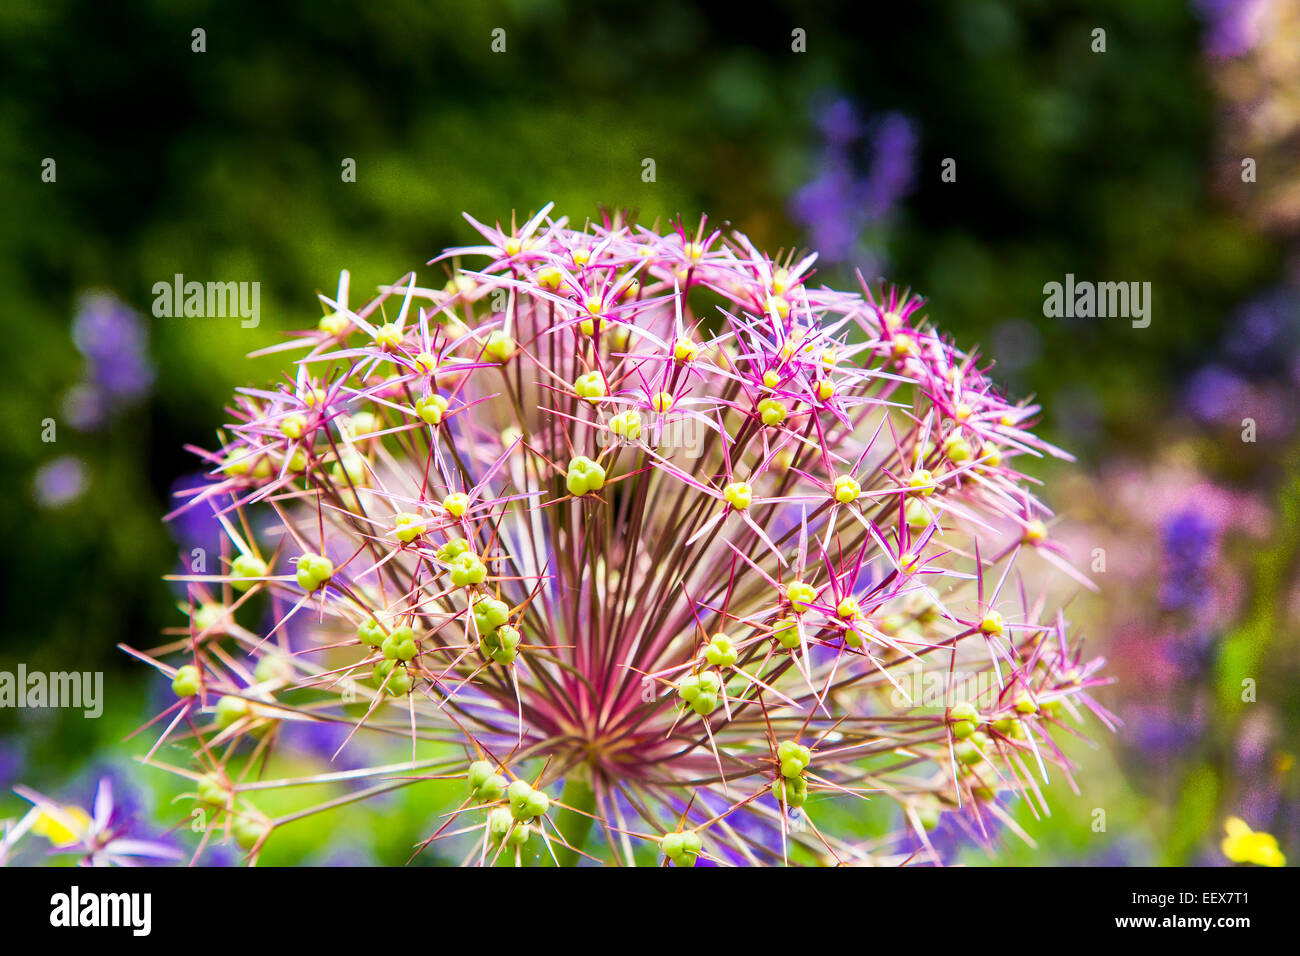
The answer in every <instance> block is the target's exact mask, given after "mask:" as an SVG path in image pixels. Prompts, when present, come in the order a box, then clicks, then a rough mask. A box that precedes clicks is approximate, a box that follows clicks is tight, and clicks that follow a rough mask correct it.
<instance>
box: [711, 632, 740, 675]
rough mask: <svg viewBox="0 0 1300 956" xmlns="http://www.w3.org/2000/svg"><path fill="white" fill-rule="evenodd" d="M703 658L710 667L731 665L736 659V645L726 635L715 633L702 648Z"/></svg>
mask: <svg viewBox="0 0 1300 956" xmlns="http://www.w3.org/2000/svg"><path fill="white" fill-rule="evenodd" d="M704 659H705V660H706V661H708V662H709V666H710V667H732V666H734V665H735V663H736V661H737V659H738V658H737V655H736V647H735V645H734V644H732V643H731V639H730V638H728V637H727V635H725V634H715V635H713V640H711V641H709V643H708V645H707V646H706V647H705V648H704Z"/></svg>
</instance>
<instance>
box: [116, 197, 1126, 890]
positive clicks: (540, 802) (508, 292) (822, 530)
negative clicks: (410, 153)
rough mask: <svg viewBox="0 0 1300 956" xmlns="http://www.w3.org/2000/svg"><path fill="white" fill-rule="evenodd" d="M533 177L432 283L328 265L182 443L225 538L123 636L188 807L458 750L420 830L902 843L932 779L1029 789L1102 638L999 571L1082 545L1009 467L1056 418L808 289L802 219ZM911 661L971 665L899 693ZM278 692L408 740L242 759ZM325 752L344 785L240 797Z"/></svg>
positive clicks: (500, 844) (574, 854) (904, 332)
mask: <svg viewBox="0 0 1300 956" xmlns="http://www.w3.org/2000/svg"><path fill="white" fill-rule="evenodd" d="M550 211H551V209H550V207H549V206H548V207H546V208H545V209H543V210H542V211H541V212H540V213H538V214H537V215H535V216H533V217H532V218H531V219H529V220H528V222H527V223H526V224H524V225H523V226H522V227H514V226H513V225H512V226H511V227H508V228H503V227H501V226H497V227H489V226H485V225H482V224H480V223H478V222H476V221H475V220H473V219H469V221H470V223H471V224H472V225H473V226H474V228H476V229H477V230H478V232H479V233H480V234H481V235H482V237H483V240H484V242H483V243H482V244H480V245H476V246H470V247H464V248H457V249H451V250H448V251H447V252H446V253H444V254H443V256H441V257H439V259H438V260H435V263H445V264H447V265H458V264H459V263H460V262H462V261H464V260H467V259H470V258H471V257H473V258H474V259H475V260H476V262H477V264H478V268H475V269H471V268H465V267H459V268H454V271H453V272H452V275H451V278H450V280H449V281H447V282H446V284H445V285H442V284H440V283H431V284H429V285H422V284H420V283H419V282H418V281H417V277H416V275H415V274H414V273H411V274H409V275H407V276H405V277H403V278H402V279H400V280H399V281H398V282H396V283H395V284H393V285H391V286H387V287H383V288H381V290H380V293H379V295H378V297H377V298H375V299H373V300H371V301H370V302H368V303H366V304H365V305H363V306H359V307H353V306H351V305H349V302H348V277H347V274H346V273H345V274H344V275H343V277H342V280H341V282H340V289H339V293H338V295H337V296H336V297H335V298H333V299H331V298H328V297H322V301H323V303H324V305H325V308H326V313H327V314H326V316H325V318H324V319H322V320H321V321H320V324H319V326H318V327H316V328H314V329H311V330H309V331H306V332H303V333H300V334H297V335H295V336H294V337H292V339H291V340H290V341H288V342H286V343H283V344H281V345H278V346H276V347H275V349H274V350H276V351H282V352H296V353H298V354H297V357H296V361H295V362H294V364H293V366H292V367H293V369H294V371H293V372H292V373H291V374H289V375H287V376H286V380H285V382H284V384H281V385H279V386H276V387H271V388H261V389H259V388H246V389H241V390H239V393H238V397H237V399H236V402H235V404H234V407H233V409H232V414H233V418H234V420H233V422H232V423H231V424H230V425H229V427H228V429H227V431H226V432H225V434H224V435H223V438H222V444H221V446H220V447H219V448H217V449H216V450H215V451H212V452H205V453H203V454H204V456H205V458H206V460H207V461H208V463H209V464H210V467H211V473H212V482H211V483H209V484H206V485H204V486H202V487H200V488H196V489H194V490H193V492H192V494H190V495H189V498H188V500H187V501H186V502H185V503H184V504H183V506H182V507H183V508H204V509H212V510H213V511H215V512H216V513H217V514H218V515H219V517H220V521H221V525H222V527H223V529H224V537H225V542H226V549H227V550H226V553H225V554H223V555H222V556H221V557H220V559H219V560H220V566H219V567H217V566H210V567H207V568H197V567H192V568H191V571H192V573H189V574H185V575H182V576H181V580H183V581H185V582H187V584H188V588H189V592H190V595H191V597H190V600H189V602H188V604H187V607H186V608H185V610H186V612H187V613H188V615H189V626H188V627H186V628H184V629H183V633H178V634H177V635H176V639H175V640H174V641H173V642H171V643H169V644H166V645H163V646H161V647H158V648H154V649H153V650H152V651H148V652H140V656H141V657H143V658H144V659H146V660H148V661H150V662H152V663H153V665H154V666H156V667H157V668H159V670H161V671H162V672H163V673H164V674H165V675H166V676H167V677H168V678H169V679H172V680H173V681H174V683H173V687H174V690H175V693H176V694H177V695H178V696H177V698H176V702H175V704H173V705H172V708H171V709H170V710H169V711H168V713H167V714H165V715H164V716H163V718H162V719H161V720H160V721H159V723H158V726H161V727H164V728H165V731H164V733H163V736H164V737H166V736H168V735H172V736H173V737H174V738H176V739H181V738H184V739H186V740H188V741H189V742H190V743H192V745H193V753H194V757H193V763H192V764H191V765H190V766H171V769H172V770H174V771H175V772H176V773H179V774H182V775H185V776H188V777H189V778H190V779H191V780H193V781H194V784H195V793H196V794H197V795H198V799H199V800H200V802H201V803H202V804H203V805H204V806H206V807H207V808H208V809H209V810H210V811H211V812H212V813H213V814H214V815H215V816H214V819H215V820H216V821H217V823H218V824H219V826H218V827H215V828H209V831H208V832H209V833H212V832H218V833H220V832H222V831H224V833H225V838H229V837H230V836H231V835H232V834H233V835H235V836H236V837H240V836H241V835H242V837H241V839H242V841H243V844H244V845H245V846H246V848H247V849H248V850H249V853H250V857H251V858H256V855H257V853H258V852H259V851H260V849H261V847H262V846H263V844H264V842H265V841H266V840H267V839H274V837H273V834H274V832H275V830H276V829H277V828H278V827H281V826H288V825H292V823H293V822H294V821H295V820H298V819H301V818H302V817H304V816H307V815H310V814H312V813H316V812H324V811H327V810H329V809H331V808H333V807H335V806H338V805H340V804H341V803H345V802H352V801H354V800H359V799H363V798H364V797H366V796H369V795H371V794H377V793H383V792H386V791H389V790H393V789H395V788H399V787H408V786H418V785H420V784H421V783H422V782H424V781H426V780H429V779H433V778H440V779H446V778H461V779H462V780H463V781H464V782H465V787H464V791H463V792H464V799H463V801H462V802H461V803H460V804H459V805H458V806H456V807H453V808H451V810H450V812H449V813H447V814H439V815H438V817H437V820H438V822H437V823H436V824H435V827H436V829H434V830H433V831H432V832H430V833H429V834H428V841H426V843H423V844H421V846H420V847H419V849H422V848H423V846H424V845H426V844H427V842H431V841H432V840H434V839H439V840H444V841H448V843H449V844H450V845H451V846H455V847H459V850H460V852H461V853H463V859H464V860H465V862H467V863H492V862H495V861H512V862H521V863H526V862H540V863H545V864H552V863H558V864H569V865H571V864H573V863H575V862H577V861H579V860H582V859H594V860H599V861H602V862H615V863H622V864H633V863H641V864H647V863H656V862H660V863H664V862H671V863H672V864H673V865H678V866H689V865H695V864H696V863H714V864H722V865H733V864H734V865H755V864H770V863H778V864H779V863H782V862H790V863H804V864H842V863H859V864H860V863H882V862H883V863H900V862H911V861H917V860H924V859H932V858H933V854H932V850H931V849H930V847H929V843H928V841H927V838H926V833H927V830H928V828H931V827H933V826H935V825H936V823H937V822H938V820H939V818H940V817H941V816H943V815H944V814H948V813H951V814H953V815H954V816H957V817H960V818H961V819H962V820H963V821H965V823H966V825H968V826H970V827H971V828H972V831H973V832H991V829H992V828H991V827H989V826H986V825H985V824H986V822H989V821H993V820H997V819H1003V820H1006V819H1009V818H1008V815H1007V812H1006V809H1005V804H1006V803H1007V802H1009V801H1011V800H1015V799H1021V798H1023V799H1029V800H1032V801H1034V802H1035V803H1036V804H1037V803H1040V802H1041V801H1042V800H1043V796H1042V790H1041V787H1040V783H1041V781H1042V780H1045V779H1046V777H1047V769H1046V768H1047V764H1049V763H1052V762H1056V763H1058V764H1060V765H1062V766H1068V764H1067V761H1066V760H1065V758H1064V757H1063V755H1062V754H1061V753H1060V751H1059V749H1058V748H1057V746H1056V744H1055V742H1054V740H1053V734H1054V733H1055V732H1057V731H1058V728H1060V727H1061V726H1062V725H1063V723H1064V722H1067V721H1070V722H1078V721H1081V720H1082V719H1083V711H1084V710H1088V709H1091V710H1093V711H1094V712H1096V713H1098V714H1099V716H1101V718H1102V719H1103V721H1104V720H1106V715H1105V713H1104V711H1101V710H1100V709H1099V708H1098V707H1097V706H1096V704H1095V702H1094V701H1093V700H1092V698H1091V697H1090V694H1089V689H1090V687H1092V686H1093V685H1094V684H1096V683H1097V682H1098V680H1099V679H1098V678H1097V677H1096V676H1095V672H1096V671H1097V668H1098V667H1099V666H1100V662H1099V661H1092V662H1084V661H1083V660H1082V658H1081V657H1080V652H1079V647H1078V642H1077V641H1076V640H1075V639H1074V638H1072V637H1071V636H1069V635H1068V633H1067V625H1066V623H1065V620H1064V618H1063V617H1062V615H1061V614H1060V613H1059V611H1057V610H1055V609H1054V608H1051V607H1048V606H1047V604H1046V600H1045V598H1043V597H1035V596H1034V595H1031V594H1029V593H1028V590H1029V589H1028V587H1027V585H1026V583H1025V581H1024V580H1023V578H1022V576H1021V574H1020V570H1019V565H1020V562H1022V561H1025V560H1029V561H1046V562H1049V564H1050V565H1051V566H1054V567H1050V568H1049V570H1051V571H1052V573H1053V575H1054V576H1056V570H1055V569H1056V568H1060V569H1061V571H1062V572H1065V573H1070V574H1073V573H1074V572H1072V571H1070V570H1069V565H1068V564H1067V563H1066V562H1065V561H1064V559H1063V557H1062V555H1061V553H1060V551H1061V549H1060V548H1059V546H1057V545H1056V544H1055V543H1054V542H1053V541H1052V538H1051V535H1050V533H1049V530H1048V525H1047V523H1046V522H1047V520H1048V519H1049V514H1048V512H1047V511H1046V510H1045V509H1044V508H1043V506H1042V505H1040V503H1039V502H1038V500H1037V498H1036V497H1035V496H1034V495H1033V494H1032V493H1031V491H1030V484H1031V483H1030V481H1029V480H1027V479H1026V478H1025V477H1023V476H1022V475H1021V474H1020V472H1019V471H1018V469H1017V465H1018V464H1019V460H1020V459H1022V458H1025V457H1037V456H1042V455H1043V454H1054V455H1059V454H1062V453H1060V452H1058V451H1057V450H1056V449H1054V448H1052V447H1050V446H1049V445H1047V444H1045V443H1044V442H1042V441H1040V440H1039V439H1038V438H1036V437H1035V435H1034V434H1033V433H1032V431H1030V425H1031V423H1032V420H1033V418H1034V415H1035V412H1036V409H1035V408H1034V407H1032V406H1028V405H1025V404H1014V403H1011V402H1008V401H1007V400H1006V399H1004V398H1003V397H1002V396H1001V395H1000V394H999V393H998V391H997V390H996V389H995V388H994V386H993V385H992V383H991V382H990V381H989V379H988V378H987V377H986V376H985V374H984V371H983V370H982V369H981V368H980V367H979V364H978V361H977V359H976V357H974V356H973V355H967V354H964V353H962V352H960V351H958V350H957V349H956V348H955V347H954V346H953V345H952V344H951V343H949V342H948V341H946V340H945V339H943V338H941V337H940V336H939V335H938V334H937V333H936V332H935V331H933V330H932V329H930V328H929V327H928V326H927V325H926V323H925V322H924V321H922V319H921V316H920V314H919V309H920V305H921V303H920V302H919V301H918V300H917V299H915V298H913V297H911V296H908V295H905V294H899V293H898V292H896V291H884V292H878V291H873V290H871V289H869V288H868V287H867V286H866V285H865V283H864V284H863V288H862V291H861V293H852V292H840V291H834V290H831V289H826V288H813V287H812V286H811V285H810V283H809V279H810V277H811V274H812V272H811V270H812V266H813V263H814V261H815V258H816V257H815V256H814V255H809V256H807V257H804V258H796V257H794V256H789V257H784V258H779V259H775V260H774V259H772V258H769V257H768V256H766V255H764V254H762V253H760V252H759V251H758V250H757V249H756V248H754V246H753V245H752V244H751V243H750V242H749V240H748V239H746V238H745V237H744V236H743V235H739V234H730V235H726V236H724V234H723V232H722V230H718V229H710V228H709V227H708V225H707V223H706V222H702V223H701V224H700V226H699V227H698V228H697V229H694V230H686V229H685V228H683V227H681V226H677V227H675V228H672V229H669V230H667V231H664V232H660V231H657V230H655V229H651V228H646V227H642V226H638V225H634V224H632V223H630V222H628V221H626V220H624V219H623V218H621V217H615V218H606V219H605V220H603V221H602V222H600V223H595V224H592V223H588V224H587V225H586V226H585V227H584V228H582V229H576V228H571V227H570V226H569V224H568V222H567V220H565V219H563V218H560V219H553V218H552V217H551V216H550ZM466 218H467V219H468V218H469V217H468V216H467V217H466ZM213 564H214V565H215V564H216V562H215V561H214V562H213ZM1079 580H1080V581H1082V580H1083V579H1081V578H1080V579H1079ZM257 608H261V609H262V611H263V613H265V614H267V615H269V621H268V622H267V623H265V624H264V625H263V626H260V627H254V625H253V623H252V622H254V621H255V620H256V613H255V611H256V609H257ZM918 674H920V675H925V676H927V677H930V676H940V677H944V676H951V675H953V674H967V675H971V676H973V677H978V678H979V679H980V680H979V685H980V687H981V690H980V691H979V692H978V693H977V694H974V695H967V696H968V697H970V699H965V698H963V697H962V696H961V695H960V694H959V693H958V690H959V689H958V688H957V686H956V685H955V684H949V685H948V690H947V691H945V692H944V693H943V694H941V695H939V699H937V700H929V699H923V697H924V695H923V694H922V693H920V692H919V688H920V684H919V683H918V682H917V681H916V679H915V678H916V677H917V675H918ZM294 721H307V722H328V723H334V724H342V725H346V726H347V727H348V733H349V741H350V742H351V741H355V740H356V739H357V738H358V737H359V736H361V735H367V736H369V737H372V738H376V739H380V740H382V739H384V738H387V739H390V740H391V739H394V738H397V739H400V738H401V737H403V736H404V737H406V738H408V739H409V741H410V747H411V749H410V753H409V757H410V759H406V760H399V761H398V762H396V763H394V762H392V761H391V760H390V761H389V762H387V763H384V764H381V765H376V766H374V767H371V768H369V769H365V770H361V771H348V772H347V773H345V774H330V773H325V774H321V775H319V776H318V777H316V778H311V779H309V780H303V779H284V780H275V779H266V778H265V776H264V775H265V761H264V760H263V758H264V756H265V754H266V752H267V750H268V749H269V748H271V747H272V746H273V745H274V741H275V739H276V736H277V734H278V733H279V730H280V728H281V727H282V726H283V725H285V724H287V723H289V722H294ZM345 746H346V745H345ZM156 750H157V748H155V750H154V751H151V753H150V755H149V757H148V758H147V759H148V761H149V762H150V763H153V764H156V765H159V766H163V765H167V764H165V762H164V761H163V760H162V759H161V758H160V757H158V756H157V754H156ZM310 783H315V784H320V785H327V784H328V785H332V786H338V785H345V786H350V787H353V788H355V789H353V790H350V791H349V792H347V793H346V794H344V795H343V796H341V797H340V796H331V797H330V798H328V799H326V798H321V799H320V800H319V801H318V802H316V803H311V802H310V800H311V798H310V797H308V796H304V797H303V801H304V805H303V808H302V809H300V810H297V811H295V812H292V813H288V814H285V815H283V816H279V817H267V816H264V815H263V814H262V811H261V810H259V809H258V807H257V801H258V797H259V794H261V793H262V792H263V791H265V790H267V789H271V788H274V787H277V786H284V787H286V788H289V787H296V788H298V789H297V790H295V792H296V793H302V792H305V791H307V790H309V789H310V787H308V786H306V785H307V784H310ZM875 801H882V802H884V804H886V805H887V806H889V807H892V808H893V812H892V814H887V815H882V814H880V813H878V812H876V813H873V814H872V815H871V816H870V819H872V820H873V821H877V822H875V823H873V824H871V825H870V826H868V824H867V823H866V822H865V820H866V819H867V818H868V815H867V814H866V813H865V808H866V807H867V803H868V802H872V803H874V802H875ZM432 809H433V808H431V811H432ZM873 809H877V808H873ZM887 816H892V818H893V819H894V820H895V825H893V826H892V827H891V828H890V829H888V831H887V832H885V831H882V830H881V824H880V823H879V822H878V821H880V820H882V819H885V818H886V817H887ZM205 839H206V838H205ZM915 840H919V841H920V846H921V847H922V848H923V849H922V850H921V851H920V852H919V853H918V852H917V851H915V849H914V848H911V849H909V844H910V843H913V842H914V841H915Z"/></svg>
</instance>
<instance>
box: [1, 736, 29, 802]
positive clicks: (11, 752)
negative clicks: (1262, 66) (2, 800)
mask: <svg viewBox="0 0 1300 956" xmlns="http://www.w3.org/2000/svg"><path fill="white" fill-rule="evenodd" d="M25 764H26V759H25V755H24V753H23V746H22V742H21V741H18V740H15V741H12V742H10V741H7V740H6V741H3V742H0V791H7V790H8V789H9V788H10V787H12V786H13V784H14V781H15V780H17V779H18V778H19V776H21V774H22V772H23V767H24V766H25Z"/></svg>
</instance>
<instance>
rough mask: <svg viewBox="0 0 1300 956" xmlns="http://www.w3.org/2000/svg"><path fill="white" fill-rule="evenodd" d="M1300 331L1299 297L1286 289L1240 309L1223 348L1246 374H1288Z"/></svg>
mask: <svg viewBox="0 0 1300 956" xmlns="http://www.w3.org/2000/svg"><path fill="white" fill-rule="evenodd" d="M1298 328H1300V296H1297V294H1296V291H1295V290H1294V289H1291V288H1287V287H1285V286H1283V287H1282V288H1278V289H1273V290H1270V291H1269V292H1266V293H1264V294H1263V295H1261V296H1259V297H1257V298H1255V299H1251V300H1250V301H1249V302H1247V303H1246V304H1245V305H1243V306H1241V308H1239V309H1238V310H1237V313H1236V315H1235V316H1234V317H1233V320H1232V322H1231V324H1230V329H1231V331H1230V333H1229V334H1228V335H1227V336H1225V338H1224V349H1225V351H1226V352H1227V353H1228V354H1229V355H1230V356H1232V358H1233V359H1234V360H1235V362H1236V364H1237V365H1238V366H1239V367H1241V368H1242V369H1243V370H1245V371H1268V372H1270V373H1279V372H1280V373H1285V371H1286V364H1287V359H1288V358H1290V357H1291V356H1292V355H1294V353H1295V339H1296V332H1297V329H1298Z"/></svg>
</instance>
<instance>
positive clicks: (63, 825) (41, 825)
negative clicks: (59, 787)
mask: <svg viewBox="0 0 1300 956" xmlns="http://www.w3.org/2000/svg"><path fill="white" fill-rule="evenodd" d="M59 810H60V811H61V812H59V813H58V814H57V816H56V815H55V813H51V812H50V811H49V810H42V811H41V815H40V816H39V817H37V818H36V822H35V823H33V824H32V832H33V833H35V834H36V835H37V836H43V837H45V838H46V839H47V840H49V841H50V842H51V843H52V844H54V845H55V846H67V845H68V844H69V843H76V842H77V841H78V840H80V839H81V838H82V837H83V836H85V835H86V831H87V830H89V829H90V814H89V813H87V812H86V811H85V810H83V809H81V807H78V806H74V805H72V804H67V805H66V806H62V807H60V808H59Z"/></svg>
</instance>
